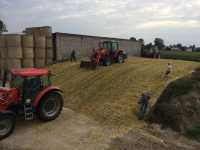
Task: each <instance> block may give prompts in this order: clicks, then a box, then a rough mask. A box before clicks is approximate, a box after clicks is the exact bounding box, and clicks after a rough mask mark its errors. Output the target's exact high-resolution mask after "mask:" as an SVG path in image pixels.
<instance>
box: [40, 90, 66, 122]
mask: <svg viewBox="0 0 200 150" xmlns="http://www.w3.org/2000/svg"><path fill="white" fill-rule="evenodd" d="M63 101H64V100H63V96H62V94H61V93H59V92H55V91H54V92H50V93H48V94H47V95H46V96H44V97H43V98H42V99H41V101H40V104H39V107H38V110H37V111H38V117H39V119H40V120H42V121H51V120H54V119H56V118H57V117H58V116H59V115H60V113H61V111H62V108H63Z"/></svg>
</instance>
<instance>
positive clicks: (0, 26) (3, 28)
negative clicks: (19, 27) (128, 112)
mask: <svg viewBox="0 0 200 150" xmlns="http://www.w3.org/2000/svg"><path fill="white" fill-rule="evenodd" d="M3 32H8V30H7V29H6V25H5V24H4V22H3V21H2V20H0V34H1V33H3Z"/></svg>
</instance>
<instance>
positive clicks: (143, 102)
mask: <svg viewBox="0 0 200 150" xmlns="http://www.w3.org/2000/svg"><path fill="white" fill-rule="evenodd" d="M150 99H151V97H150V94H149V93H148V92H145V93H142V96H141V98H140V100H139V102H138V104H140V110H139V118H140V119H142V118H143V117H144V115H145V114H146V111H147V108H148V106H149V100H150Z"/></svg>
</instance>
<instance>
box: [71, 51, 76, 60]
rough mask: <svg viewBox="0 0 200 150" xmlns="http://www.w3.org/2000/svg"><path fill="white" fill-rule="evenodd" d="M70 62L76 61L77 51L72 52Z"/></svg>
mask: <svg viewBox="0 0 200 150" xmlns="http://www.w3.org/2000/svg"><path fill="white" fill-rule="evenodd" d="M70 61H71V62H72V61H76V52H75V50H72V52H71V56H70Z"/></svg>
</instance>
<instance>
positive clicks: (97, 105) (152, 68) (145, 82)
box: [50, 58, 199, 128]
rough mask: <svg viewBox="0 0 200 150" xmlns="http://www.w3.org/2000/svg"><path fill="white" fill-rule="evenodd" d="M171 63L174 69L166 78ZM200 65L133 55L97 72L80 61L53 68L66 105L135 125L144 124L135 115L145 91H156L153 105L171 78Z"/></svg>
mask: <svg viewBox="0 0 200 150" xmlns="http://www.w3.org/2000/svg"><path fill="white" fill-rule="evenodd" d="M168 62H171V63H172V64H173V68H174V70H173V73H172V74H171V76H170V77H169V78H164V73H165V70H166V67H167V63H168ZM198 66H199V63H197V62H188V61H178V60H156V59H154V60H153V59H143V58H129V59H128V60H127V61H126V62H125V63H124V64H114V65H112V66H109V67H98V69H97V70H95V71H88V70H84V69H80V68H79V63H78V62H77V63H70V62H65V63H60V64H55V65H52V66H50V70H52V72H53V73H54V74H55V76H54V77H53V83H54V84H55V85H58V86H59V87H61V88H62V90H63V91H64V97H65V107H69V108H71V109H73V110H74V111H76V112H79V113H83V114H85V115H87V116H89V117H91V118H93V119H94V120H96V121H98V122H99V123H100V124H102V125H106V126H110V127H117V128H131V127H142V126H143V125H144V122H142V121H138V119H137V117H136V115H135V113H136V111H137V107H138V105H137V101H138V97H139V96H140V95H141V93H142V92H144V91H149V92H151V93H152V100H151V103H152V104H153V103H154V102H155V101H156V99H157V98H158V96H159V95H160V93H161V92H162V91H163V90H164V88H165V86H166V85H167V83H168V82H169V81H171V80H174V79H176V78H178V77H182V76H184V75H186V74H188V73H189V72H191V71H193V70H194V69H195V68H197V67H198Z"/></svg>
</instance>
